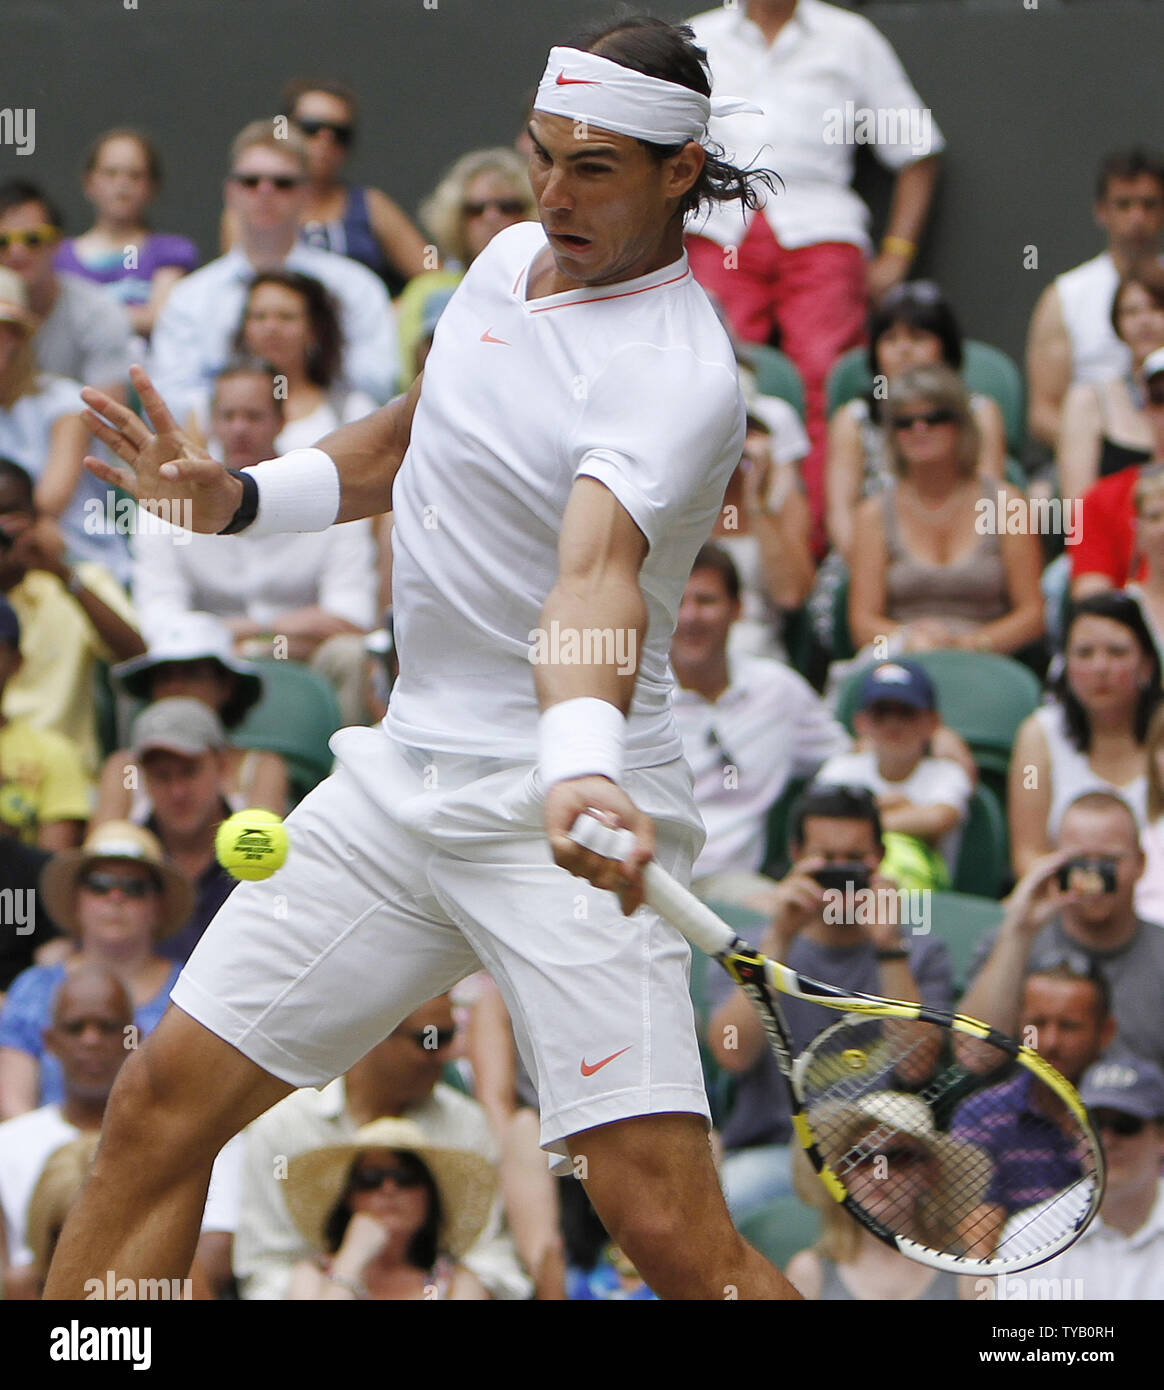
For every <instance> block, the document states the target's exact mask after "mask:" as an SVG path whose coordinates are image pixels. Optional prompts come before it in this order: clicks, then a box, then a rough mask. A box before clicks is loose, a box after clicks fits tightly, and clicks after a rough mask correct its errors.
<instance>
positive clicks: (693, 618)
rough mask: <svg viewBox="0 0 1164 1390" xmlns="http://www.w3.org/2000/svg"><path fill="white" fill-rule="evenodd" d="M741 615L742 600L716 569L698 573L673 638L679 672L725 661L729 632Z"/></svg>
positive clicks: (686, 593) (689, 584) (691, 581)
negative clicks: (732, 593) (730, 591)
mask: <svg viewBox="0 0 1164 1390" xmlns="http://www.w3.org/2000/svg"><path fill="white" fill-rule="evenodd" d="M739 616H740V603H739V600H738V599H733V598H732V597H731V596H730V594H729V593H728V591H727V586H726V585H725V584H724V582H723V578H722V576H721V575H720V574H718V573H717V572H716V571H715V570H708V569H698V570H696V571H695V572H694V573H693V574H692V576H691V578H690V579H689V580H688V581H687V587H686V588H685V589H684V590H683V599H682V602H681V603H680V604H679V617H678V620H677V622H676V624H675V636H674V637H673V638H672V639H671V660H672V662H673V663H674V664H675V667H676V669H685V668H689V667H697V666H699V665H700V664H702V663H703V662H706V661H718V660H720V659H722V657H723V655H724V653H725V652H726V651H727V639H728V631H729V629H730V628H731V625H732V623H734V622H735V620H736V619H737V618H738V617H739Z"/></svg>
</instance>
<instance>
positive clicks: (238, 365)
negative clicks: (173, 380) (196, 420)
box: [210, 357, 284, 418]
mask: <svg viewBox="0 0 1164 1390" xmlns="http://www.w3.org/2000/svg"><path fill="white" fill-rule="evenodd" d="M278 375H279V373H278V372H277V371H276V370H275V368H274V367H272V366H271V364H270V363H269V362H265V361H264V360H263V359H262V358H261V357H232V358H231V360H230V361H229V362H228V363H227V364H226V366H225V367H223V368H222V370H221V371H219V372H215V374H214V386H213V389H212V390H211V393H210V400H211V403H212V404H213V402H214V399H215V397H216V396H217V395H218V383H219V382H220V381H229V380H230V379H231V377H236V376H262V377H266V378H267V384H268V385H269V386H270V388H271V404H272V405H273V406H274V407H275V413H276V414H277V415H278V416H279V417H280V418H282V416H283V414H284V408H283V397H282V396H280V395H279V394H278V393H277V391H276V390H275V385H276V381H275V379H276V377H277V376H278Z"/></svg>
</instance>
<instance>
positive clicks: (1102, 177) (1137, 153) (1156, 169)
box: [1095, 145, 1164, 202]
mask: <svg viewBox="0 0 1164 1390" xmlns="http://www.w3.org/2000/svg"><path fill="white" fill-rule="evenodd" d="M1141 174H1151V176H1152V177H1153V178H1154V179H1155V180H1156V182H1157V183H1158V184H1159V185H1160V189H1161V192H1164V159H1162V158H1161V157H1160V155H1158V154H1157V153H1156V152H1155V150H1148V149H1145V148H1144V147H1143V145H1134V146H1133V147H1132V148H1131V149H1130V150H1117V151H1115V153H1114V154H1109V155H1107V156H1105V158H1104V160H1103V162H1102V163H1101V164H1100V166H1099V174H1098V175H1097V177H1096V180H1095V196H1096V198H1097V200H1099V201H1100V202H1102V201H1103V199H1104V198H1106V197H1107V188H1108V184H1109V183H1111V181H1112V180H1113V179H1138V178H1139V177H1140V175H1141Z"/></svg>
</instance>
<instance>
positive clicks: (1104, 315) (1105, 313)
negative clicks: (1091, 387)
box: [1055, 251, 1132, 382]
mask: <svg viewBox="0 0 1164 1390" xmlns="http://www.w3.org/2000/svg"><path fill="white" fill-rule="evenodd" d="M1119 282H1120V277H1119V272H1118V271H1117V270H1116V268H1115V262H1114V261H1113V260H1112V258H1111V257H1110V256H1109V255H1108V254H1107V252H1106V251H1104V252H1103V254H1102V255H1099V256H1096V257H1095V258H1094V259H1093V260H1090V261H1084V262H1083V264H1082V265H1077V266H1076V267H1075V269H1074V270H1068V271H1066V272H1065V273H1064V274H1063V275H1060V276H1059V277H1058V279H1056V281H1055V286H1056V288H1057V289H1058V291H1059V307H1060V309H1061V310H1062V313H1063V322H1064V324H1065V325H1066V328H1067V336H1068V337H1069V338H1070V339H1071V380H1072V382H1076V381H1110V380H1111V378H1112V377H1117V376H1123V375H1124V373H1125V372H1127V371H1128V369H1129V367H1130V366H1131V361H1132V358H1131V352H1130V350H1129V348H1128V345H1127V344H1126V343H1123V342H1121V341H1120V340H1119V338H1117V337H1116V335H1115V330H1114V329H1113V328H1112V326H1111V302H1112V300H1113V299H1114V298H1115V292H1116V287H1117V286H1118V285H1119Z"/></svg>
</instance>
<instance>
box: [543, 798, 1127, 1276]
mask: <svg viewBox="0 0 1164 1390" xmlns="http://www.w3.org/2000/svg"><path fill="white" fill-rule="evenodd" d="M570 833H571V837H572V838H573V839H574V840H575V841H576V842H577V843H578V844H580V845H582V846H583V847H584V848H586V849H589V850H592V851H593V852H594V853H595V854H599V855H602V856H603V857H604V858H607V859H616V860H619V861H622V860H624V859H625V858H626V857H627V855H628V854H629V853H630V851H631V850H632V849H633V847H634V836H633V835H632V834H631V832H630V831H627V830H614V829H612V828H610V827H608V826H605V825H603V824H601V823H600V822H599V821H597V820H595V819H594V817H593V816H587V815H583V816H580V817H579V818H578V820H577V821H576V822H575V824H574V827H573V829H572V830H571V832H570ZM644 885H645V895H646V900H647V903H648V904H649V905H650V906H651V907H652V908H654V910H655V911H656V912H658V914H659V915H660V916H661V917H663V918H665V919H666V920H667V921H668V922H670V923H671V924H672V925H673V926H674V927H676V928H678V930H679V931H681V932H682V933H683V935H684V936H685V937H687V939H688V940H689V941H690V942H691V943H692V945H694V946H698V947H699V949H700V950H701V951H704V952H705V953H706V954H707V955H709V956H712V957H714V958H715V959H716V960H717V961H718V962H719V963H720V965H722V966H723V968H724V969H725V970H726V971H727V972H728V974H729V975H730V976H731V977H732V979H733V980H734V981H735V982H736V984H737V985H739V986H740V988H741V989H742V990H743V991H744V993H745V994H746V995H747V996H748V998H749V999H750V1000H751V1002H752V1004H753V1005H754V1006H755V1008H756V1009H757V1011H758V1013H759V1015H760V1018H761V1020H762V1021H763V1024H764V1029H765V1032H766V1034H767V1038H768V1042H769V1044H770V1046H771V1049H772V1052H773V1053H774V1055H775V1057H776V1061H777V1063H778V1064H779V1067H780V1071H781V1073H782V1075H783V1077H784V1080H785V1082H786V1083H787V1087H788V1093H789V1098H790V1103H791V1107H792V1126H793V1130H794V1132H795V1134H796V1137H797V1139H798V1141H799V1142H800V1144H801V1146H802V1147H803V1149H804V1151H805V1153H806V1154H807V1156H808V1158H809V1160H810V1161H811V1163H812V1165H813V1167H814V1168H815V1169H816V1171H817V1174H818V1175H819V1177H820V1180H821V1182H822V1183H823V1184H824V1186H825V1188H826V1190H827V1191H828V1193H829V1194H830V1195H831V1196H832V1197H833V1198H834V1199H835V1200H836V1201H837V1202H839V1203H841V1204H842V1205H843V1206H844V1207H845V1209H846V1210H847V1211H848V1212H849V1213H850V1214H851V1215H852V1216H853V1217H855V1218H856V1220H857V1221H859V1222H860V1223H861V1225H862V1226H864V1227H865V1228H866V1229H867V1230H869V1231H871V1232H872V1233H873V1234H874V1235H875V1236H878V1237H879V1238H880V1239H881V1240H883V1241H886V1242H887V1243H888V1244H890V1245H892V1246H894V1247H895V1248H896V1249H897V1250H899V1251H900V1252H901V1253H902V1254H903V1255H906V1256H908V1257H909V1258H910V1259H913V1260H917V1261H919V1262H920V1263H922V1264H925V1265H930V1266H932V1267H933V1268H935V1269H942V1270H950V1271H952V1272H953V1273H955V1274H962V1275H975V1274H992V1275H993V1274H1003V1273H1008V1272H1012V1271H1017V1270H1021V1269H1029V1268H1030V1267H1031V1266H1033V1265H1037V1264H1041V1263H1042V1262H1043V1261H1044V1260H1047V1259H1050V1258H1051V1256H1052V1255H1055V1254H1056V1253H1058V1252H1059V1251H1060V1250H1063V1249H1065V1248H1066V1247H1067V1246H1068V1245H1070V1244H1071V1243H1072V1242H1073V1241H1074V1240H1076V1239H1077V1238H1078V1237H1079V1235H1081V1234H1082V1232H1083V1231H1084V1229H1085V1228H1086V1226H1087V1225H1088V1223H1089V1222H1090V1221H1091V1219H1092V1217H1093V1216H1094V1215H1095V1213H1096V1211H1097V1210H1098V1207H1099V1203H1100V1199H1101V1197H1102V1196H1103V1183H1104V1168H1103V1152H1102V1150H1101V1148H1100V1145H1099V1140H1098V1138H1097V1136H1096V1133H1095V1130H1094V1129H1093V1127H1092V1125H1091V1122H1090V1120H1089V1118H1088V1115H1087V1112H1086V1110H1085V1109H1084V1107H1083V1105H1082V1103H1081V1102H1080V1099H1079V1096H1078V1095H1077V1093H1076V1092H1075V1089H1074V1088H1073V1087H1072V1086H1071V1084H1070V1083H1069V1082H1068V1081H1067V1080H1066V1079H1065V1078H1064V1077H1062V1076H1061V1075H1060V1074H1059V1073H1058V1072H1057V1071H1056V1070H1055V1069H1054V1067H1052V1066H1051V1065H1050V1064H1049V1063H1048V1062H1046V1061H1044V1060H1043V1058H1042V1057H1040V1056H1039V1054H1038V1053H1037V1052H1035V1051H1034V1050H1033V1049H1031V1048H1030V1047H1027V1046H1025V1045H1024V1044H1021V1043H1018V1042H1016V1041H1014V1039H1012V1038H1008V1037H1006V1036H1005V1035H1004V1034H1002V1033H999V1032H998V1031H996V1030H995V1029H993V1028H991V1027H990V1026H989V1025H987V1024H985V1023H980V1022H978V1021H977V1020H976V1019H973V1018H968V1017H966V1016H965V1015H963V1014H952V1013H946V1012H944V1011H942V1010H938V1009H931V1008H928V1007H926V1006H925V1005H923V1004H914V1003H908V1002H905V1001H901V1000H894V999H882V998H879V997H878V996H876V995H871V994H859V993H852V994H850V993H846V992H845V991H844V990H842V989H838V988H837V987H835V986H833V985H828V984H824V983H822V982H821V981H819V980H813V979H810V978H809V977H808V976H805V975H800V974H798V973H797V972H796V971H795V970H791V969H790V968H789V967H788V966H786V965H782V964H780V962H779V961H774V960H769V959H768V958H767V957H766V956H763V955H761V954H760V953H759V952H758V951H755V950H753V949H752V947H750V946H748V945H747V943H746V942H744V941H742V940H740V938H739V937H738V936H737V935H736V934H735V932H734V931H733V930H732V928H731V927H730V926H728V925H727V923H726V922H723V921H721V920H720V918H719V917H717V916H716V914H715V913H714V912H712V911H711V909H710V908H709V907H707V906H706V904H704V903H702V902H701V901H700V900H699V899H698V898H697V897H695V895H694V894H693V893H691V892H690V891H689V890H688V889H686V888H683V887H682V886H681V885H680V884H678V883H676V882H675V880H674V879H673V878H671V876H670V875H669V874H667V873H666V872H665V871H664V870H663V869H661V868H660V867H659V866H658V865H657V864H654V863H649V864H647V866H646V869H645V871H644ZM776 991H779V992H781V993H783V994H788V995H792V996H794V997H796V998H797V999H806V1000H810V1001H811V1002H813V1003H816V1004H823V1005H825V1006H826V1007H827V1008H830V1009H837V1010H839V1011H840V1012H841V1013H843V1014H844V1017H843V1018H841V1019H839V1020H838V1022H836V1023H834V1024H833V1025H832V1026H830V1027H829V1028H826V1029H825V1030H824V1031H823V1032H822V1033H820V1034H818V1035H817V1037H816V1038H814V1039H813V1041H812V1042H811V1043H810V1045H809V1046H808V1047H807V1048H806V1049H805V1050H804V1051H803V1052H802V1053H801V1054H800V1055H799V1056H796V1057H794V1055H793V1054H794V1046H793V1043H792V1041H791V1038H790V1035H789V1032H788V1027H787V1024H786V1022H785V1020H784V1017H783V1016H782V1014H781V1012H780V1006H779V1004H778V1003H777V998H776ZM1016 1106H1017V1107H1019V1108H1020V1109H1021V1110H1022V1112H1023V1113H1024V1114H1025V1115H1026V1117H1027V1119H1026V1123H1027V1125H1028V1128H1027V1129H1026V1130H1024V1135H1025V1136H1026V1139H1025V1140H1024V1142H1023V1143H1016V1142H1014V1140H1013V1138H1010V1139H1008V1141H1007V1142H1002V1143H1000V1142H999V1141H998V1135H999V1134H1000V1130H999V1128H998V1126H999V1125H1000V1124H1004V1123H1005V1122H1006V1117H1007V1115H1008V1114H1013V1112H1014V1109H1015V1107H1016ZM1007 1133H1008V1134H1009V1131H1007ZM992 1137H993V1138H994V1140H995V1142H994V1143H993V1144H992V1143H991V1139H992ZM1027 1141H1030V1142H1027Z"/></svg>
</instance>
